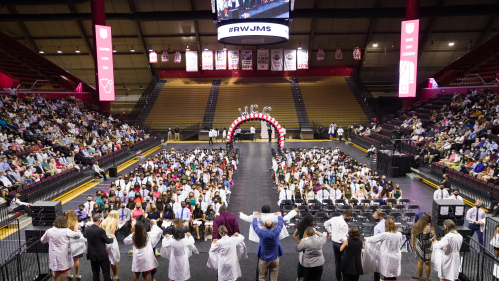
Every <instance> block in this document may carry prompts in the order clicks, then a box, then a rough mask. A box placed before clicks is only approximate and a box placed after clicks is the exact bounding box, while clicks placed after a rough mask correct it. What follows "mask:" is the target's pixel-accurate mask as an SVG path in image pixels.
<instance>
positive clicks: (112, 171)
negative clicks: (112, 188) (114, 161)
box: [109, 167, 118, 178]
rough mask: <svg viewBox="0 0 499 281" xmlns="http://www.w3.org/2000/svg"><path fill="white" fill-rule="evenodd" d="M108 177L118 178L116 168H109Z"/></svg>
mask: <svg viewBox="0 0 499 281" xmlns="http://www.w3.org/2000/svg"><path fill="white" fill-rule="evenodd" d="M109 177H110V178H116V177H118V167H111V168H109Z"/></svg>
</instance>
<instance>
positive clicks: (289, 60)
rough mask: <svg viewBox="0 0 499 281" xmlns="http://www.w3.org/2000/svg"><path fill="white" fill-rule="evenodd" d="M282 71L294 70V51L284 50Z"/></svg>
mask: <svg viewBox="0 0 499 281" xmlns="http://www.w3.org/2000/svg"><path fill="white" fill-rule="evenodd" d="M284 70H285V71H295V70H296V50H284Z"/></svg>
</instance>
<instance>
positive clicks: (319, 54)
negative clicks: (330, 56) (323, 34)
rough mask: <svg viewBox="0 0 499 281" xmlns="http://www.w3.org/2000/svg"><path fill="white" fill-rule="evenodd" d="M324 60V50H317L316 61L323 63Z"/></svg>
mask: <svg viewBox="0 0 499 281" xmlns="http://www.w3.org/2000/svg"><path fill="white" fill-rule="evenodd" d="M325 59H326V53H325V52H324V49H317V61H323V60H325Z"/></svg>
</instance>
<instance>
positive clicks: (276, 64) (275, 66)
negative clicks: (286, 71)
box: [270, 49, 283, 71]
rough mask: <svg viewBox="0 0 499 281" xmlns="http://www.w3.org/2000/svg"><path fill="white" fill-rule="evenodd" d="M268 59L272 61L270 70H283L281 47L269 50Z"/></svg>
mask: <svg viewBox="0 0 499 281" xmlns="http://www.w3.org/2000/svg"><path fill="white" fill-rule="evenodd" d="M270 61H272V65H271V70H272V71H283V65H282V64H283V63H282V49H274V50H270Z"/></svg>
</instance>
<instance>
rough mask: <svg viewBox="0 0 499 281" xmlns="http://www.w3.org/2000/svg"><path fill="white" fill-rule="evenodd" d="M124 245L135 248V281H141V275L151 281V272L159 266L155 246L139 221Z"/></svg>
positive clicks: (133, 266)
mask: <svg viewBox="0 0 499 281" xmlns="http://www.w3.org/2000/svg"><path fill="white" fill-rule="evenodd" d="M123 243H124V244H125V245H130V244H132V247H133V261H132V272H133V281H138V280H139V278H140V273H144V281H150V280H151V279H150V278H151V271H152V270H154V269H155V268H156V267H158V266H159V264H158V261H157V260H156V257H155V256H154V251H153V245H152V244H151V241H150V240H149V234H148V233H147V231H146V228H145V226H144V224H143V223H142V222H141V221H139V220H137V222H135V226H134V227H133V230H132V234H130V235H129V236H128V237H127V238H125V240H123Z"/></svg>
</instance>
